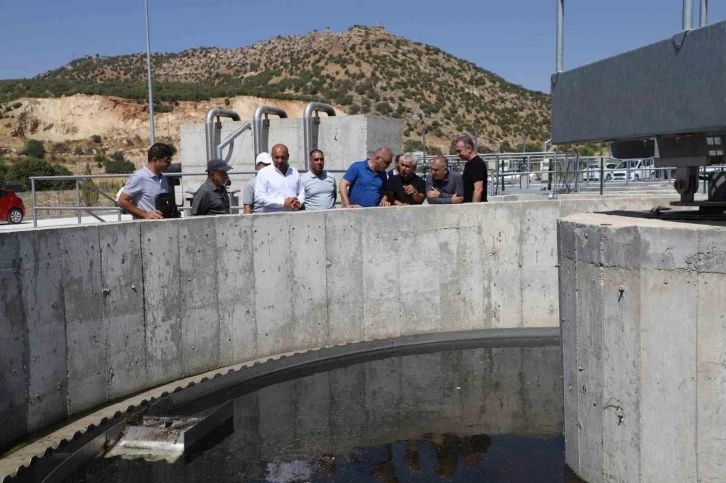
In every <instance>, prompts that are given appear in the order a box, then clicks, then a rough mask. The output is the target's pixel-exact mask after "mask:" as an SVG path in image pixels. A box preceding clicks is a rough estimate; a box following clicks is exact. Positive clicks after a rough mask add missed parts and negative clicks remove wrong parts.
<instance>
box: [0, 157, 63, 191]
mask: <svg viewBox="0 0 726 483" xmlns="http://www.w3.org/2000/svg"><path fill="white" fill-rule="evenodd" d="M71 175H73V173H71V172H70V171H68V170H67V169H66V168H64V167H63V166H58V165H57V164H51V163H49V162H48V161H46V160H44V159H36V158H27V159H24V160H22V161H18V162H17V163H15V164H13V165H12V166H10V168H9V169H8V171H7V173H6V175H5V178H6V179H8V180H13V181H15V180H17V181H18V182H19V183H20V184H21V185H22V186H23V189H24V190H26V191H28V190H30V189H31V188H30V177H31V176H71ZM74 186H75V182H74V181H38V182H37V183H36V186H35V188H36V189H37V190H38V191H48V190H51V191H61V190H69V189H73V187H74Z"/></svg>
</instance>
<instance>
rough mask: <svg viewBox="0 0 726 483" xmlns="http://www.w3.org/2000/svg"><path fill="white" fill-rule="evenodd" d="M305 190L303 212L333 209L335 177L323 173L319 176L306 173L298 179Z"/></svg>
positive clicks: (335, 195) (335, 196)
mask: <svg viewBox="0 0 726 483" xmlns="http://www.w3.org/2000/svg"><path fill="white" fill-rule="evenodd" d="M300 181H301V182H302V184H303V189H304V190H305V211H315V210H329V209H331V208H335V200H336V199H337V194H336V183H335V177H334V176H333V175H332V174H330V173H328V172H327V171H323V172H322V173H321V174H320V176H315V173H313V172H312V171H308V172H307V173H305V174H304V175H302V176H301V177H300Z"/></svg>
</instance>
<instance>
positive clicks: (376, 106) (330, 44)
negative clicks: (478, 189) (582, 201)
mask: <svg viewBox="0 0 726 483" xmlns="http://www.w3.org/2000/svg"><path fill="white" fill-rule="evenodd" d="M152 69H153V75H154V81H155V84H154V90H155V92H154V94H155V99H156V100H157V101H158V102H159V104H158V105H157V112H170V111H173V110H174V109H175V107H176V103H177V102H179V101H185V100H186V101H201V100H208V99H211V98H225V97H227V98H230V97H233V96H239V95H246V96H259V97H262V98H271V99H282V100H300V101H313V100H314V101H319V102H327V103H330V104H333V105H335V106H337V107H339V108H341V109H342V110H344V111H345V112H347V113H348V114H357V113H366V114H368V113H369V114H377V115H385V116H391V117H397V118H400V119H402V120H403V121H404V124H403V125H404V133H403V134H404V140H408V141H409V146H411V145H413V141H417V140H419V139H420V136H421V132H422V129H423V128H426V129H427V130H428V135H427V144H429V143H430V144H433V145H438V146H440V147H441V148H443V149H446V150H448V147H449V143H450V141H451V139H452V138H453V137H454V136H455V135H457V134H459V133H463V132H465V133H473V131H474V129H475V128H476V130H477V132H478V141H479V145H480V146H481V147H482V148H485V149H486V148H488V149H490V150H498V149H499V148H500V147H501V146H502V145H503V144H504V143H508V144H510V145H512V146H515V147H516V146H517V145H518V144H520V145H521V138H522V133H523V132H526V134H527V139H528V141H533V142H541V141H544V140H546V139H548V138H549V134H548V133H549V123H550V99H549V96H547V95H546V94H544V93H541V92H536V91H530V90H527V89H525V88H523V87H521V86H517V85H514V84H512V83H509V82H507V81H505V80H504V79H502V78H501V77H499V76H497V75H496V74H493V73H491V72H489V71H486V70H484V69H482V68H480V67H477V66H476V65H474V64H473V63H471V62H467V61H465V60H461V59H458V58H456V57H454V56H452V55H450V54H447V53H446V52H443V51H442V50H440V49H438V48H436V47H432V46H429V45H424V44H421V43H417V42H412V41H410V40H407V39H405V38H402V37H398V36H395V35H393V34H391V33H389V32H388V31H386V30H385V29H383V28H382V27H360V26H354V27H352V28H350V29H349V30H348V31H346V32H344V33H333V32H312V33H310V34H308V35H305V36H297V35H291V36H278V37H275V38H273V39H270V40H266V41H262V42H258V43H257V44H255V45H253V46H250V47H244V48H238V49H220V48H214V47H211V48H197V49H191V50H186V51H183V52H180V53H174V54H154V56H153V65H152ZM145 81H146V58H145V55H143V54H133V55H124V56H117V57H101V56H86V57H83V58H81V59H77V60H75V61H73V62H71V63H69V64H67V65H66V66H64V67H61V68H60V69H57V70H53V71H50V72H47V73H45V74H42V75H40V76H38V77H36V78H33V79H28V80H15V81H14V80H8V81H0V103H3V105H2V107H1V108H0V111H1V112H0V114H3V115H6V116H7V115H9V112H10V111H11V110H12V104H13V101H14V100H16V99H19V98H34V97H35V98H38V97H58V96H62V95H71V94H78V93H82V94H99V95H105V96H118V97H122V98H127V99H139V100H143V99H145V98H146V96H147V92H146V84H145Z"/></svg>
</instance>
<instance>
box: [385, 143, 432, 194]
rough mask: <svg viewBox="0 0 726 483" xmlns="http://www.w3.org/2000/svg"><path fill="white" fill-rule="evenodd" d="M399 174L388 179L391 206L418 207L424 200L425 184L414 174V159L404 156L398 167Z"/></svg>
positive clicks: (407, 155) (409, 155)
mask: <svg viewBox="0 0 726 483" xmlns="http://www.w3.org/2000/svg"><path fill="white" fill-rule="evenodd" d="M398 170H399V174H397V175H395V176H391V177H390V178H389V179H388V192H389V193H391V196H392V197H393V204H394V205H397V206H403V205H420V204H421V203H423V202H424V200H425V199H426V195H425V194H424V193H426V183H425V182H424V180H422V179H421V178H420V177H419V176H418V175H417V174H416V158H415V157H414V156H413V154H404V155H403V157H402V158H401V162H400V163H399V166H398Z"/></svg>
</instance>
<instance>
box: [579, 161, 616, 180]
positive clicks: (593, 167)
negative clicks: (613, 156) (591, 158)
mask: <svg viewBox="0 0 726 483" xmlns="http://www.w3.org/2000/svg"><path fill="white" fill-rule="evenodd" d="M616 167H617V163H605V165H604V166H603V168H604V169H603V171H604V173H603V174H604V178H605V181H610V180H611V179H612V178H613V170H614V169H615V168H616ZM583 178H584V180H585V181H600V163H592V164H590V165H589V166H588V167H587V170H586V171H585V173H584V177H583Z"/></svg>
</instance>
